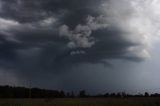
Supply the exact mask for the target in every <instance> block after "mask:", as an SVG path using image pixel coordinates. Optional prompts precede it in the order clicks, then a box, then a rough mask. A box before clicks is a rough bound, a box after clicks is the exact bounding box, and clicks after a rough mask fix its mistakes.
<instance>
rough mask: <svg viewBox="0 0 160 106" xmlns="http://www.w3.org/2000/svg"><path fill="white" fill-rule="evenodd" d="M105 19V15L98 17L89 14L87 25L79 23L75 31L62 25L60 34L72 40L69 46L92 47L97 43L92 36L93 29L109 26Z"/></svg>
mask: <svg viewBox="0 0 160 106" xmlns="http://www.w3.org/2000/svg"><path fill="white" fill-rule="evenodd" d="M104 20H105V19H104V17H103V16H99V17H97V18H95V17H92V16H88V17H87V20H86V21H87V22H86V25H81V24H79V25H77V26H76V28H75V29H74V30H73V31H71V30H70V29H69V27H68V26H67V25H63V26H61V27H60V29H59V33H60V36H63V37H66V38H68V39H69V40H70V42H69V43H68V47H69V48H80V47H82V48H90V47H92V46H93V45H94V44H95V40H94V38H93V37H92V36H91V35H92V33H93V31H96V30H99V29H104V28H106V27H107V24H106V23H105V22H104Z"/></svg>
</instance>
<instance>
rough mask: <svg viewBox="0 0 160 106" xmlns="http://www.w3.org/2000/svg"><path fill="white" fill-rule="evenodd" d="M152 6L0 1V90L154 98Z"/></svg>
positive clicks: (158, 6) (120, 1)
mask: <svg viewBox="0 0 160 106" xmlns="http://www.w3.org/2000/svg"><path fill="white" fill-rule="evenodd" d="M159 29H160V1H159V0H0V84H1V85H6V84H9V85H16V86H27V87H41V88H49V89H63V90H67V91H68V90H69V91H70V90H73V91H78V90H81V89H85V90H87V91H88V92H90V93H102V92H116V91H127V92H134V93H135V92H144V91H148V92H160V85H159V81H160V77H159V74H160V70H159V69H160V65H159V63H160V60H159V58H160V55H159V54H160V48H159V46H158V45H159V44H160V43H159V40H160V30H159Z"/></svg>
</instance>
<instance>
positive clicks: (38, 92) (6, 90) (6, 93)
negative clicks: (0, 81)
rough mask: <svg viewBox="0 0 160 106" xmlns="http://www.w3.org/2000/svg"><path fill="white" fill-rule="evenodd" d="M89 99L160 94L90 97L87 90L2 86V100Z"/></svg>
mask: <svg viewBox="0 0 160 106" xmlns="http://www.w3.org/2000/svg"><path fill="white" fill-rule="evenodd" d="M75 97H80V98H87V97H160V94H158V93H155V94H149V93H148V92H145V93H144V94H136V95H131V94H127V93H125V92H119V93H105V94H99V95H88V94H87V93H86V91H85V90H81V91H79V94H78V95H75V94H74V92H73V91H72V92H70V93H69V92H68V93H67V92H64V91H58V90H47V89H40V88H25V87H12V86H0V98H75Z"/></svg>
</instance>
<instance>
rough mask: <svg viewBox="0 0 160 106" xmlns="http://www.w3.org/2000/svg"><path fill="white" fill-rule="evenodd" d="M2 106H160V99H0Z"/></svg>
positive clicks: (0, 105)
mask: <svg viewBox="0 0 160 106" xmlns="http://www.w3.org/2000/svg"><path fill="white" fill-rule="evenodd" d="M0 106H160V98H151V97H150V98H81V99H80V98H74V99H69V98H68V99H0Z"/></svg>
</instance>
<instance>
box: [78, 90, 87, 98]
mask: <svg viewBox="0 0 160 106" xmlns="http://www.w3.org/2000/svg"><path fill="white" fill-rule="evenodd" d="M79 97H81V98H84V97H86V91H85V90H81V91H80V92H79Z"/></svg>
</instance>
